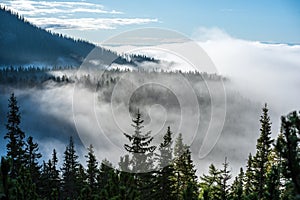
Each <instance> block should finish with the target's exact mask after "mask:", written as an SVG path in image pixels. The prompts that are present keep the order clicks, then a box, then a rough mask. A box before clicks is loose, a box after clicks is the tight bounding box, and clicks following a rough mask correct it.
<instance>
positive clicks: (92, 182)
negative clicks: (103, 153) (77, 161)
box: [86, 145, 99, 196]
mask: <svg viewBox="0 0 300 200" xmlns="http://www.w3.org/2000/svg"><path fill="white" fill-rule="evenodd" d="M86 158H87V170H86V173H87V184H88V186H89V188H90V190H91V193H92V196H94V195H96V194H95V193H96V189H97V176H98V175H99V169H98V162H97V160H96V156H95V153H94V148H93V145H90V146H89V147H88V155H87V156H86Z"/></svg>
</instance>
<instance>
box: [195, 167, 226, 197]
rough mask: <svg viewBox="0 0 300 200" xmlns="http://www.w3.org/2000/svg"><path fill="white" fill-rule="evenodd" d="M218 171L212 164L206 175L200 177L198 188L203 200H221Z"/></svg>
mask: <svg viewBox="0 0 300 200" xmlns="http://www.w3.org/2000/svg"><path fill="white" fill-rule="evenodd" d="M220 174H221V172H220V170H218V169H217V168H216V167H215V166H214V165H213V164H211V165H210V166H209V170H208V175H205V174H203V176H201V177H200V180H201V181H200V188H201V190H202V191H201V193H202V198H203V199H205V200H222V194H221V188H220V184H219V182H220V181H219V177H220Z"/></svg>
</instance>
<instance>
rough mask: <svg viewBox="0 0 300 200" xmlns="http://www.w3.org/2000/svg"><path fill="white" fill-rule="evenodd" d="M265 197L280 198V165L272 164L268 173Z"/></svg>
mask: <svg viewBox="0 0 300 200" xmlns="http://www.w3.org/2000/svg"><path fill="white" fill-rule="evenodd" d="M265 197H266V198H265V199H272V200H280V174H279V167H278V166H276V165H272V166H271V169H270V170H269V172H268V173H267V179H266V194H265Z"/></svg>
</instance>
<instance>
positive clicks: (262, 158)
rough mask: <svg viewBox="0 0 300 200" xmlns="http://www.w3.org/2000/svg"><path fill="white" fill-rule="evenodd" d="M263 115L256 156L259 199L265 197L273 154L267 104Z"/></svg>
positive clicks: (256, 189) (255, 175)
mask: <svg viewBox="0 0 300 200" xmlns="http://www.w3.org/2000/svg"><path fill="white" fill-rule="evenodd" d="M262 111H263V113H262V115H261V118H260V123H261V128H260V137H259V138H258V139H257V144H256V154H255V156H254V162H253V167H254V181H255V182H254V184H255V186H256V187H255V191H254V192H255V193H256V194H257V198H258V199H263V198H264V197H265V189H266V188H265V187H266V174H267V168H268V167H269V166H270V162H269V156H270V153H271V144H272V143H273V140H272V139H271V122H270V117H269V114H268V111H269V110H268V108H267V104H265V106H264V107H263V109H262Z"/></svg>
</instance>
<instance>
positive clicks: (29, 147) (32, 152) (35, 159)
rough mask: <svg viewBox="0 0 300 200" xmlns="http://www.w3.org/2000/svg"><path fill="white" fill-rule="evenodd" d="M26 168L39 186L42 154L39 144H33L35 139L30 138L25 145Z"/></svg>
mask: <svg viewBox="0 0 300 200" xmlns="http://www.w3.org/2000/svg"><path fill="white" fill-rule="evenodd" d="M25 146H26V148H25V159H26V160H25V166H26V167H27V168H28V169H29V172H30V174H31V176H32V180H33V183H34V184H36V185H37V184H39V178H40V169H41V166H40V165H39V159H40V158H41V157H42V154H41V153H39V152H38V151H39V147H38V144H37V143H34V142H33V138H32V137H31V136H30V137H28V139H27V142H26V144H25Z"/></svg>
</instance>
